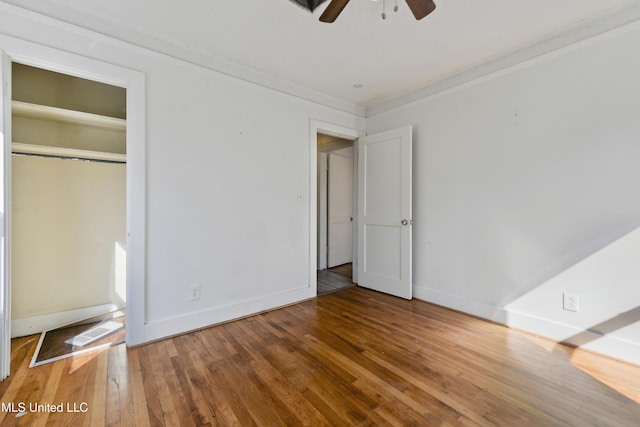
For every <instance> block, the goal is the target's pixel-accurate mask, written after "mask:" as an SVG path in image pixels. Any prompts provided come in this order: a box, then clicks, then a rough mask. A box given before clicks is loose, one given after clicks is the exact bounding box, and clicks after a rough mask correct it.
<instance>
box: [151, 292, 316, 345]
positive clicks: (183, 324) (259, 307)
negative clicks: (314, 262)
mask: <svg viewBox="0 0 640 427" xmlns="http://www.w3.org/2000/svg"><path fill="white" fill-rule="evenodd" d="M315 296H316V293H315V288H312V287H304V288H300V289H295V290H291V291H286V292H282V293H279V294H273V295H267V296H264V297H260V298H256V299H252V300H246V301H242V302H239V303H236V304H231V305H227V306H222V307H215V308H211V309H208V310H204V311H199V312H195V313H188V314H185V315H183V316H177V317H172V318H167V319H162V320H156V321H151V322H148V323H147V324H146V325H145V333H144V340H145V342H151V341H156V340H159V339H162V338H167V337H170V336H174V335H179V334H183V333H186V332H189V331H194V330H198V329H203V328H206V327H209V326H213V325H215V324H219V323H223V322H228V321H230V320H234V319H240V318H243V317H246V316H250V315H253V314H256V313H260V312H263V311H267V310H275V309H277V308H279V307H284V306H287V305H291V304H295V303H297V302H301V301H304V300H306V299H309V298H313V297H315Z"/></svg>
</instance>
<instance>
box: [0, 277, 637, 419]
mask: <svg viewBox="0 0 640 427" xmlns="http://www.w3.org/2000/svg"><path fill="white" fill-rule="evenodd" d="M35 341H36V340H35V339H34V338H33V337H32V338H29V337H26V338H20V339H16V340H14V341H13V347H12V376H11V377H10V379H9V380H7V381H5V382H3V383H2V384H0V396H1V402H2V403H3V412H0V425H3V426H4V425H8V426H14V425H17V426H21V425H29V426H31V425H72V426H80V425H96V426H102V425H107V426H115V425H136V426H146V425H153V426H156V425H159V426H161V425H166V426H190V425H201V426H204V425H240V426H251V425H288V426H295V425H313V426H316V425H333V426H341V425H419V426H476V425H477V426H494V425H498V426H509V427H513V426H596V425H597V426H624V427H629V426H633V425H638V422H639V420H640V367H636V366H632V365H628V364H625V363H621V362H618V361H614V360H610V359H607V358H604V357H600V356H597V355H594V354H591V353H586V352H582V351H579V350H574V349H571V348H568V347H565V346H562V345H556V344H554V343H551V342H549V341H546V340H542V339H539V338H536V337H533V336H530V335H527V334H523V333H520V332H517V331H514V330H510V329H507V328H504V327H502V326H499V325H495V324H491V323H488V322H484V321H482V320H479V319H476V318H473V317H470V316H467V315H464V314H461V313H457V312H454V311H451V310H447V309H444V308H441V307H438V306H434V305H431V304H428V303H425V302H421V301H416V300H413V301H405V300H401V299H397V298H393V297H390V296H387V295H383V294H379V293H376V292H373V291H368V290H364V289H362V288H358V287H352V288H349V289H346V290H342V291H339V292H336V293H332V294H329V295H325V296H321V297H318V298H316V299H314V300H310V301H307V302H304V303H300V304H297V305H294V306H290V307H286V308H283V309H280V310H275V311H272V312H269V313H264V314H260V315H256V316H252V317H249V318H246V319H243V320H238V321H235V322H231V323H227V324H224V325H219V326H216V327H212V328H208V329H205V330H202V331H198V332H192V333H188V334H185V335H182V336H178V337H175V338H172V339H167V340H164V341H160V342H156V343H152V344H148V345H146V346H143V347H139V348H135V349H130V350H127V349H126V348H125V347H124V346H123V345H118V346H114V347H110V348H109V349H106V350H104V351H97V352H94V353H90V354H87V355H85V356H80V357H77V358H73V359H66V360H61V361H59V362H55V363H51V364H47V365H44V366H40V367H36V368H32V369H28V368H27V366H28V363H29V358H30V355H31V353H32V352H33V349H34V347H35ZM12 402H13V403H14V404H16V405H17V404H18V403H19V402H24V403H26V405H29V403H40V404H44V403H52V404H59V403H63V404H65V405H66V404H70V405H74V404H75V405H76V407H77V408H86V410H87V412H62V413H59V412H46V411H44V412H33V413H30V412H28V411H27V413H26V414H25V415H23V416H17V415H20V414H16V413H14V412H7V409H10V408H9V407H8V406H7V405H8V404H9V403H12ZM83 404H86V406H83ZM72 408H73V406H72ZM27 409H28V407H27Z"/></svg>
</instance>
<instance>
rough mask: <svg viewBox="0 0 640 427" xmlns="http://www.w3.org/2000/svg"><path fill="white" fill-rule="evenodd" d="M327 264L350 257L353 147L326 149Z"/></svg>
mask: <svg viewBox="0 0 640 427" xmlns="http://www.w3.org/2000/svg"><path fill="white" fill-rule="evenodd" d="M328 183H329V185H328V187H329V195H328V199H329V209H328V211H329V214H328V222H329V227H328V228H329V230H328V232H329V239H328V240H329V245H328V248H329V253H328V257H327V265H328V267H329V268H331V267H335V266H337V265H342V264H346V263H348V262H351V261H352V258H353V222H352V221H353V218H352V217H353V148H345V149H342V150H338V151H334V152H332V153H329V179H328Z"/></svg>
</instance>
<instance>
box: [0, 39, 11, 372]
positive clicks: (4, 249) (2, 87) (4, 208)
mask: <svg viewBox="0 0 640 427" xmlns="http://www.w3.org/2000/svg"><path fill="white" fill-rule="evenodd" d="M10 71H11V60H10V59H9V58H8V57H7V56H6V55H5V54H4V52H3V51H1V50H0V139H1V141H2V149H1V150H0V174H1V175H0V176H2V177H3V179H2V185H0V218H1V219H2V225H0V335H1V336H0V380H3V379H5V378H6V377H8V376H9V363H10V361H11V314H10V308H11V298H10V293H9V292H10V286H9V266H10V263H9V235H8V233H9V224H10V222H9V218H8V215H9V209H8V207H9V206H10V204H9V197H8V196H9V194H8V185H7V182H8V181H7V180H6V179H5V178H6V177H7V175H8V173H9V171H10V169H9V168H10V163H9V162H10V161H11V126H10V123H11V116H10V114H11V91H10V88H11V78H10V76H11V74H10Z"/></svg>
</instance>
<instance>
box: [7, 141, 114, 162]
mask: <svg viewBox="0 0 640 427" xmlns="http://www.w3.org/2000/svg"><path fill="white" fill-rule="evenodd" d="M11 152H12V153H13V154H16V155H25V156H38V157H49V158H55V159H77V160H86V161H95V162H103V163H126V162H127V155H126V154H120V153H106V152H102V151H90V150H77V149H74V148H63V147H50V146H45V145H35V144H22V143H19V142H14V143H13V144H11Z"/></svg>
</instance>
